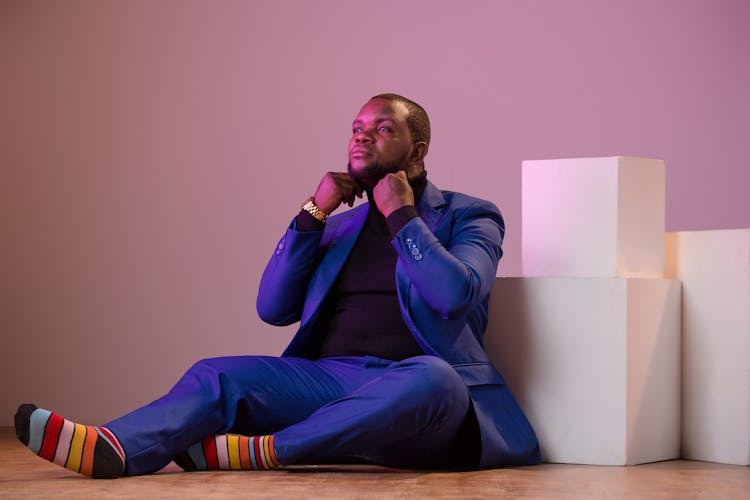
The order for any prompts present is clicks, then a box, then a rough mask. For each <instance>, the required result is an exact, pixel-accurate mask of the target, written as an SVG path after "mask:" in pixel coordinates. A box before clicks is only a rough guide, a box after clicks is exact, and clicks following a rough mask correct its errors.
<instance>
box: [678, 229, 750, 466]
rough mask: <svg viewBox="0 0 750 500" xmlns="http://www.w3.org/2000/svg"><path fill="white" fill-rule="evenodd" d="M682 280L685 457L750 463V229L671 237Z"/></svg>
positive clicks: (694, 233)
mask: <svg viewBox="0 0 750 500" xmlns="http://www.w3.org/2000/svg"><path fill="white" fill-rule="evenodd" d="M665 247H666V271H667V275H668V276H670V277H676V278H679V279H680V280H682V285H683V297H682V335H683V420H682V422H683V438H682V446H683V450H682V453H683V457H685V458H690V459H693V460H703V461H710V462H722V463H729V464H738V465H750V229H728V230H717V231H684V232H677V233H667V236H666V245H665Z"/></svg>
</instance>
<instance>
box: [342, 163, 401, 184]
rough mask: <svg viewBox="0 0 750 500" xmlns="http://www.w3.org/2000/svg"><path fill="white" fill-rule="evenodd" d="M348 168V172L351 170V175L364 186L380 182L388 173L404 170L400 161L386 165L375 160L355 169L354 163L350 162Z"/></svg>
mask: <svg viewBox="0 0 750 500" xmlns="http://www.w3.org/2000/svg"><path fill="white" fill-rule="evenodd" d="M346 170H347V172H349V176H350V177H351V178H352V179H354V180H355V181H356V182H358V183H360V184H361V185H362V186H365V187H374V186H375V185H376V184H377V183H378V182H380V179H382V178H383V177H385V176H386V175H388V174H392V173H395V172H398V171H399V170H402V168H401V165H400V163H399V164H396V163H394V164H392V165H384V164H382V163H379V162H373V163H370V164H368V165H366V166H365V167H363V168H361V169H359V170H354V169H353V168H352V164H351V163H348V164H347V166H346Z"/></svg>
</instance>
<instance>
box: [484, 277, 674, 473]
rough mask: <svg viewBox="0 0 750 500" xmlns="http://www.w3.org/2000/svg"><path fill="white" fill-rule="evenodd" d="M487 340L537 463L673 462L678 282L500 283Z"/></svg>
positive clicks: (492, 304) (495, 291) (564, 280)
mask: <svg viewBox="0 0 750 500" xmlns="http://www.w3.org/2000/svg"><path fill="white" fill-rule="evenodd" d="M484 339H485V344H486V347H487V351H488V352H489V354H490V358H491V359H492V360H493V362H494V364H495V366H497V368H498V369H499V370H500V372H501V373H502V374H503V375H504V376H505V378H506V381H507V383H508V385H509V387H510V389H511V391H512V392H513V393H514V394H515V395H516V397H517V398H518V401H519V403H520V404H521V407H522V408H523V409H524V411H525V412H526V414H527V416H528V417H529V420H530V421H531V423H532V425H533V426H534V429H535V430H536V432H537V436H538V438H539V442H540V446H541V450H542V459H543V460H544V461H546V462H557V463H576V464H597V465H630V464H639V463H646V462H654V461H659V460H668V459H673V458H677V457H679V454H680V282H679V281H675V280H666V279H642V278H641V279H639V278H498V279H497V280H496V281H495V286H494V288H493V290H492V294H491V296H490V321H489V325H488V328H487V331H486V333H485V336H484Z"/></svg>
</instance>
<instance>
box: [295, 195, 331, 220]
mask: <svg viewBox="0 0 750 500" xmlns="http://www.w3.org/2000/svg"><path fill="white" fill-rule="evenodd" d="M300 208H301V209H302V210H304V211H305V212H307V213H308V214H310V215H312V216H313V217H315V218H316V219H317V220H319V221H320V222H325V221H326V219H327V218H328V214H327V213H325V212H324V211H322V210H321V209H320V208H318V205H316V204H315V201H314V198H313V197H312V196H310V197H309V198H308V199H306V200H305V203H303V204H302V206H301V207H300Z"/></svg>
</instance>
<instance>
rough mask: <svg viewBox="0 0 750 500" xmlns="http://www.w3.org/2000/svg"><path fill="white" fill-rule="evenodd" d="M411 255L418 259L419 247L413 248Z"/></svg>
mask: <svg viewBox="0 0 750 500" xmlns="http://www.w3.org/2000/svg"><path fill="white" fill-rule="evenodd" d="M411 254H412V255H413V256H415V257H416V256H417V255H419V248H417V247H414V248H412V249H411Z"/></svg>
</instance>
